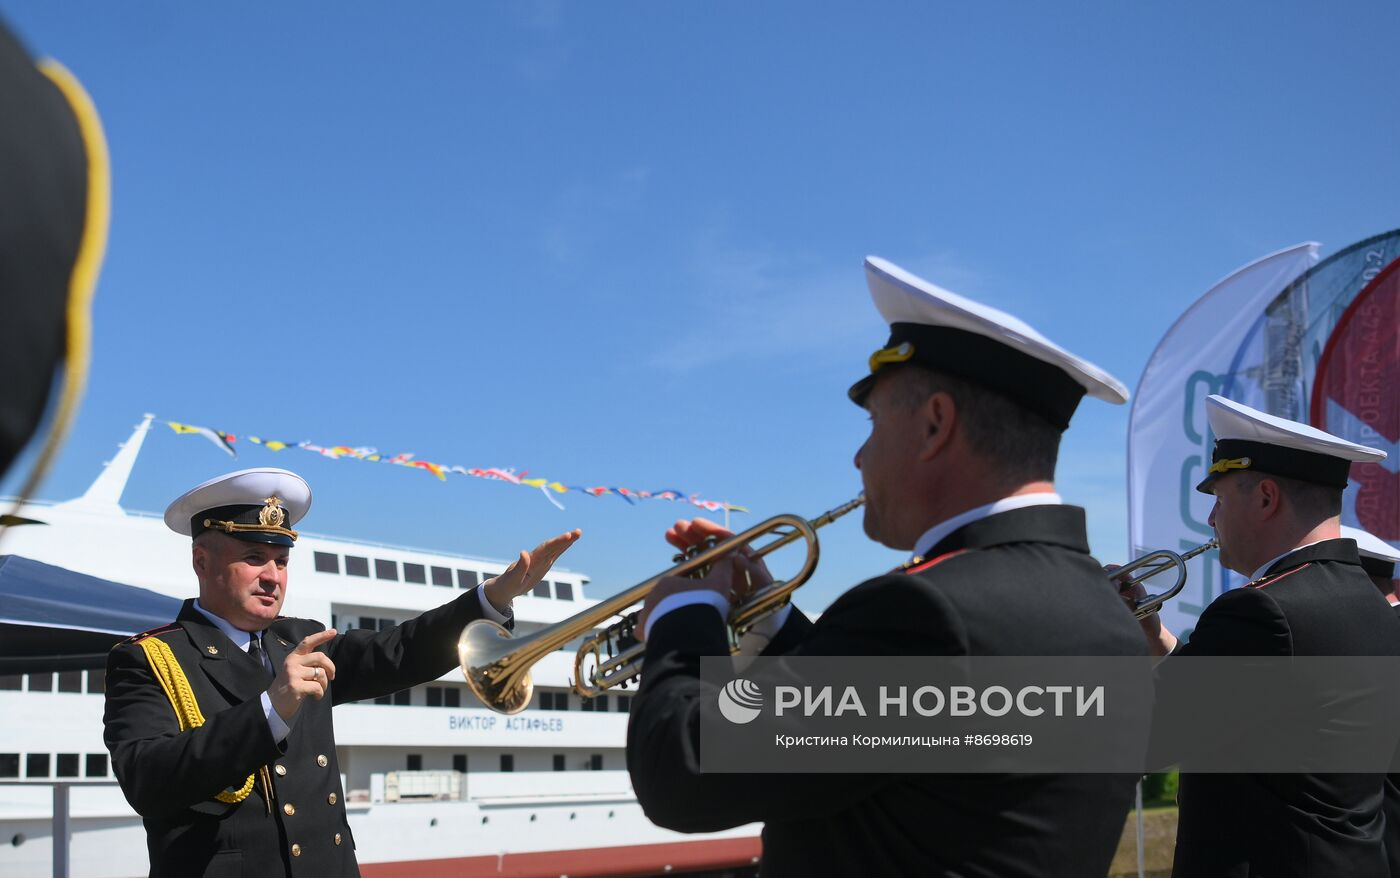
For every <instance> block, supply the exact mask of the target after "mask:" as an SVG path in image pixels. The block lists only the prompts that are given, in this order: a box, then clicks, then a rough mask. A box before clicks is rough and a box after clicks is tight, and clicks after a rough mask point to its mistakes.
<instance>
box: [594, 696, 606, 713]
mask: <svg viewBox="0 0 1400 878" xmlns="http://www.w3.org/2000/svg"><path fill="white" fill-rule="evenodd" d="M594 700H595V701H597V702H598V706H597V707H596V708H594V710H596V711H598V712H599V713H607V712H608V696H606V695H599V696H598V697H597V698H596V699H594Z"/></svg>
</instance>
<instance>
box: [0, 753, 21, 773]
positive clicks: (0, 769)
mask: <svg viewBox="0 0 1400 878" xmlns="http://www.w3.org/2000/svg"><path fill="white" fill-rule="evenodd" d="M0 777H19V754H18V753H0Z"/></svg>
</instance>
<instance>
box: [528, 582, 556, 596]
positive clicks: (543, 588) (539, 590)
mask: <svg viewBox="0 0 1400 878" xmlns="http://www.w3.org/2000/svg"><path fill="white" fill-rule="evenodd" d="M530 594H532V595H534V596H535V597H537V598H547V597H553V595H551V594H550V593H549V580H547V579H541V580H540V581H539V584H538V585H536V586H535V590H534V591H532V592H530Z"/></svg>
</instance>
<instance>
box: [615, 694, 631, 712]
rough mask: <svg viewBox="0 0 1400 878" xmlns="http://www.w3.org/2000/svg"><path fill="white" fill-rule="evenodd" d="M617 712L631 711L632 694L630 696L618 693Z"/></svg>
mask: <svg viewBox="0 0 1400 878" xmlns="http://www.w3.org/2000/svg"><path fill="white" fill-rule="evenodd" d="M617 712H618V713H631V712H632V696H631V695H619V696H617Z"/></svg>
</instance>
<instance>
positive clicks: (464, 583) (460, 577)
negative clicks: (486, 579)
mask: <svg viewBox="0 0 1400 878" xmlns="http://www.w3.org/2000/svg"><path fill="white" fill-rule="evenodd" d="M480 584H481V580H480V578H479V577H478V576H477V573H476V571H475V570H458V571H457V587H458V588H476V587H477V586H478V585H480Z"/></svg>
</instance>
